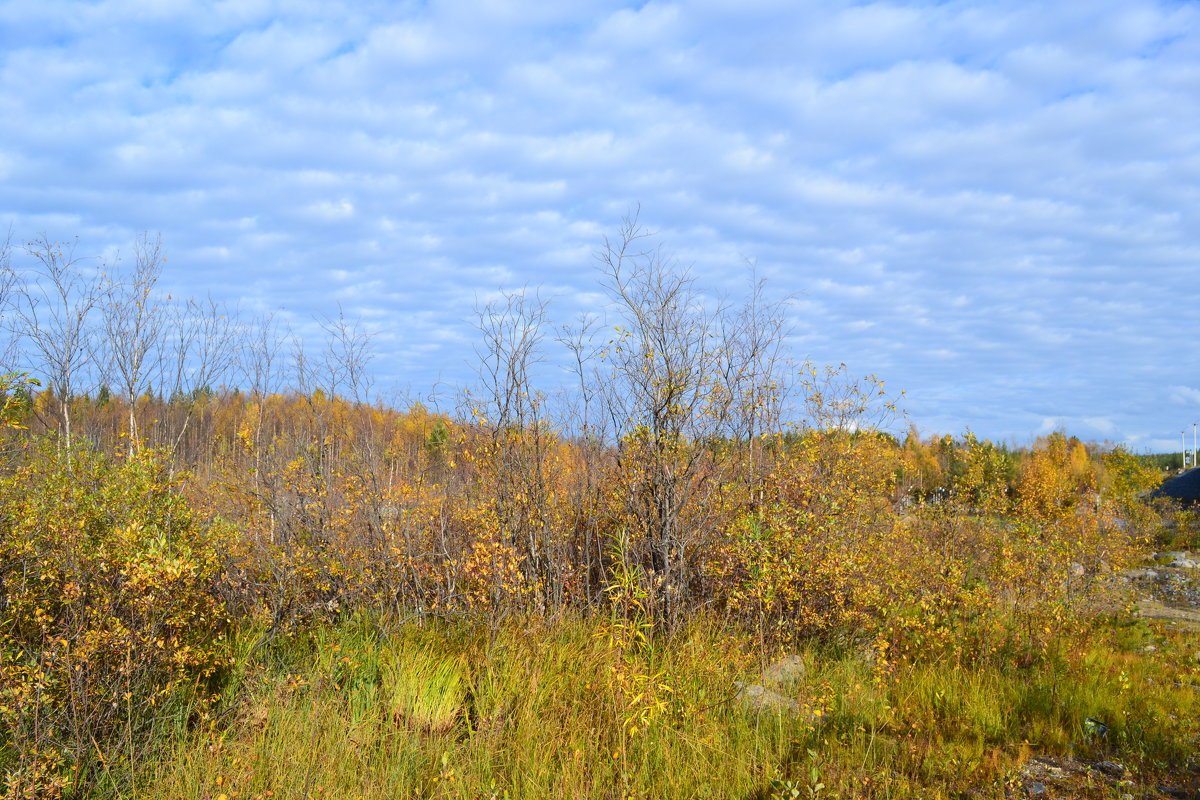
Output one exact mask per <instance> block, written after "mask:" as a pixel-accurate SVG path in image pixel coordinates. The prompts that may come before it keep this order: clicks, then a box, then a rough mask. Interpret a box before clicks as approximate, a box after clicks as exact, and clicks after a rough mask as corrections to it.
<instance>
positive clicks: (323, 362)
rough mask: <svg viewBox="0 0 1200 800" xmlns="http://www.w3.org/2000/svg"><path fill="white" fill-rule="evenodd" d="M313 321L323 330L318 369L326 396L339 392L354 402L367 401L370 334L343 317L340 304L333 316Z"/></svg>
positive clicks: (359, 324)
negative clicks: (323, 338)
mask: <svg viewBox="0 0 1200 800" xmlns="http://www.w3.org/2000/svg"><path fill="white" fill-rule="evenodd" d="M317 324H318V325H320V327H321V330H322V331H323V332H324V333H325V342H324V349H323V350H322V352H321V357H320V361H319V364H318V368H319V369H320V372H321V374H322V380H323V382H324V384H325V390H326V393H327V394H328V395H329V397H330V398H333V397H336V396H338V395H341V396H343V397H347V398H348V399H350V400H352V401H354V402H355V403H365V402H367V401H368V400H369V399H370V394H371V389H372V387H373V386H374V378H373V377H372V375H371V373H370V370H369V367H370V364H371V359H372V353H371V340H372V339H373V338H374V337H373V336H372V334H370V333H369V332H368V331H366V330H365V329H364V328H363V326H362V323H360V322H359V321H357V320H348V319H346V315H345V312H343V311H342V307H341V305H340V304H339V305H338V313H337V316H336V317H323V318H320V319H318V320H317Z"/></svg>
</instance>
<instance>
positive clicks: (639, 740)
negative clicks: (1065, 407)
mask: <svg viewBox="0 0 1200 800" xmlns="http://www.w3.org/2000/svg"><path fill="white" fill-rule="evenodd" d="M611 633H612V626H611V623H610V622H609V621H605V620H591V621H585V620H580V619H571V618H568V619H559V620H554V621H548V620H535V619H525V620H509V621H507V622H506V623H504V624H503V625H501V626H499V627H484V626H478V625H471V624H468V623H460V622H442V621H439V622H428V623H425V624H416V623H415V622H411V621H409V622H391V621H388V620H384V619H371V618H363V617H359V618H355V619H352V620H347V621H345V622H343V623H341V624H337V625H331V626H328V627H322V628H320V629H317V630H313V631H309V632H307V633H304V634H302V635H298V636H294V637H282V638H277V639H274V640H272V641H270V642H266V643H263V639H262V632H261V631H252V632H246V633H243V634H241V635H240V636H239V637H238V638H237V639H236V641H235V642H234V643H233V652H234V659H233V664H232V666H231V667H230V668H229V672H228V674H227V675H225V676H224V680H223V681H222V682H221V685H220V690H221V697H220V699H219V700H217V702H216V703H215V704H214V705H212V706H211V707H210V708H209V710H208V711H207V712H206V713H205V715H204V717H203V719H202V720H200V719H193V720H192V724H191V725H190V726H188V725H185V724H182V723H183V719H182V718H181V719H180V720H179V722H180V724H179V727H178V731H177V733H176V734H175V735H174V736H172V737H170V738H169V739H168V740H167V741H168V743H167V744H165V745H164V746H163V748H162V749H161V750H160V752H159V754H158V757H157V758H156V759H154V760H152V761H149V762H147V763H146V764H144V765H143V769H142V770H141V771H140V773H139V775H138V777H137V780H136V783H135V785H134V786H133V787H131V788H129V789H128V790H127V792H126V793H127V795H128V796H130V797H164V798H166V797H171V798H196V799H197V800H200V799H201V798H222V797H223V798H228V799H229V800H232V799H233V798H267V797H281V798H282V797H328V798H397V797H405V798H408V797H412V798H418V797H421V798H423V797H445V798H540V797H546V798H624V797H644V798H666V797H671V798H684V797H722V798H724V797H730V798H792V797H805V798H815V797H964V796H977V797H1003V796H1006V792H1008V791H1009V790H1011V789H1013V788H1014V787H1017V786H1018V771H1019V768H1020V767H1021V766H1022V764H1024V763H1025V762H1026V761H1027V760H1028V759H1029V758H1030V757H1031V756H1032V755H1034V754H1043V755H1057V756H1067V755H1073V756H1074V757H1076V758H1079V759H1084V760H1090V761H1099V760H1110V761H1118V762H1120V763H1121V764H1122V765H1124V766H1125V767H1126V769H1127V770H1128V772H1127V774H1126V776H1125V779H1126V780H1129V781H1133V782H1134V783H1131V784H1127V785H1129V786H1132V785H1143V784H1144V785H1154V784H1157V783H1161V782H1164V781H1165V782H1170V781H1171V780H1173V777H1172V776H1180V775H1183V774H1186V769H1187V763H1188V758H1189V757H1190V756H1192V755H1194V753H1195V743H1196V740H1197V738H1196V737H1197V734H1198V733H1200V691H1197V689H1196V688H1195V687H1196V686H1197V685H1200V663H1198V662H1197V656H1198V655H1200V653H1198V652H1197V651H1198V650H1200V639H1198V638H1197V636H1196V634H1194V633H1186V632H1169V631H1167V630H1155V629H1154V628H1152V627H1151V626H1150V625H1149V624H1148V623H1146V622H1144V621H1139V620H1135V619H1133V618H1129V617H1124V616H1122V617H1120V618H1108V619H1098V620H1097V621H1096V623H1095V625H1094V626H1092V627H1089V628H1086V629H1080V630H1078V631H1077V635H1076V636H1074V637H1071V639H1070V640H1057V641H1054V642H1053V643H1052V644H1051V645H1050V646H1049V647H1047V648H1045V650H1044V651H1042V652H1036V653H1027V654H1025V655H1024V656H1023V657H1021V658H1018V659H1012V658H1011V655H1012V654H1007V653H1006V654H999V655H997V657H996V658H994V659H990V660H975V661H974V662H973V663H967V662H965V661H962V660H955V659H954V658H952V657H949V656H948V657H946V658H944V659H941V660H931V661H924V662H922V663H909V662H906V661H905V660H903V659H901V660H898V661H895V662H893V661H890V660H888V659H887V658H886V655H885V654H882V653H880V652H879V651H878V650H876V649H874V648H872V647H870V646H869V645H866V646H864V644H863V643H854V642H845V643H841V644H839V643H836V642H826V643H822V644H813V645H811V646H810V647H808V648H806V649H804V650H802V651H801V652H800V653H799V656H800V657H801V660H802V663H803V666H804V668H803V670H801V671H800V674H798V675H796V676H794V679H793V680H790V681H788V682H786V683H784V684H782V685H780V686H778V687H777V688H778V690H779V692H780V693H781V694H783V695H785V696H787V697H788V698H791V699H794V700H795V701H797V703H798V709H794V710H790V711H788V710H775V711H773V710H770V709H767V710H755V709H752V708H748V707H747V706H746V704H745V703H743V702H742V700H741V698H740V697H739V696H738V695H737V688H736V686H737V684H736V681H739V680H742V681H751V682H754V681H759V680H761V677H759V676H760V675H761V673H762V669H763V667H764V665H765V664H768V663H770V662H771V660H772V658H773V656H775V655H778V654H771V653H763V652H761V651H760V650H759V649H757V648H756V646H755V644H754V642H753V641H752V640H750V639H749V638H748V637H744V636H738V635H736V634H733V633H731V632H729V631H728V630H724V629H722V628H720V627H718V626H711V625H703V624H696V625H692V626H690V627H688V628H687V629H686V630H683V631H680V632H679V633H677V634H675V635H673V636H671V637H669V638H664V639H662V640H653V639H652V640H649V641H647V642H646V643H645V644H644V646H642V647H640V648H637V649H635V650H629V649H621V648H619V647H614V646H613V642H612V640H611V636H610V634H611ZM631 686H632V687H634V688H633V689H631V688H630V687H631ZM1089 718H1091V719H1095V720H1100V721H1102V722H1103V723H1105V724H1106V725H1107V726H1108V730H1107V731H1106V732H1105V733H1104V734H1103V735H1097V732H1096V730H1095V729H1094V728H1092V729H1089V725H1088V723H1086V722H1085V721H1086V720H1087V719H1089ZM1080 786H1081V787H1082V788H1079V791H1080V794H1078V795H1075V796H1088V795H1089V791H1087V790H1086V784H1081V785H1080ZM1118 788H1120V786H1119V784H1118V783H1117V782H1114V781H1105V780H1102V779H1101V778H1100V777H1099V775H1098V774H1097V778H1096V779H1095V781H1094V790H1095V794H1094V796H1097V797H1116V796H1119V795H1120V794H1121V793H1122V791H1124V790H1122V791H1117V789H1118Z"/></svg>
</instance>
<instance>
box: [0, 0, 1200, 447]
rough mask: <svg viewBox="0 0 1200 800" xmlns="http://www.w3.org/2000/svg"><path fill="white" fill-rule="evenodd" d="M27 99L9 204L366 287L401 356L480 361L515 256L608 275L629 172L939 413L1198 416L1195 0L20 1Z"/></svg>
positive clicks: (830, 347)
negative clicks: (487, 308) (486, 320)
mask: <svg viewBox="0 0 1200 800" xmlns="http://www.w3.org/2000/svg"><path fill="white" fill-rule="evenodd" d="M0 119H2V120H3V123H2V124H0V227H3V228H8V227H11V230H12V231H13V237H14V239H21V238H27V237H31V236H34V235H37V234H41V233H45V234H46V235H48V236H49V237H51V238H64V239H65V238H69V237H74V236H78V237H79V242H80V249H81V250H87V251H88V252H94V253H97V254H100V255H101V256H102V257H103V256H107V257H112V255H113V254H114V253H115V252H116V251H117V250H118V249H122V250H123V251H125V252H127V251H128V249H129V246H130V244H131V243H132V241H133V240H134V238H135V237H136V236H137V235H138V233H140V232H143V231H149V232H161V234H162V237H163V242H164V245H165V248H166V252H167V255H168V258H169V264H168V271H167V274H166V276H165V281H166V282H167V283H168V284H169V288H171V290H172V291H175V292H178V293H192V294H203V293H205V292H212V293H213V294H215V295H217V296H219V297H225V298H230V299H231V300H237V301H239V302H240V303H241V305H242V307H243V308H246V309H251V310H256V309H262V310H270V309H276V310H281V313H282V315H283V317H284V318H287V319H292V320H293V321H295V322H296V324H297V325H298V326H301V325H302V321H303V320H307V319H311V317H312V315H313V314H314V313H316V314H328V313H332V312H333V311H334V309H335V308H336V305H337V304H338V303H340V304H341V305H342V307H343V308H344V309H345V311H346V313H347V314H348V315H351V316H355V317H358V318H361V319H363V320H365V321H366V323H367V324H368V325H370V326H371V327H372V329H373V330H374V331H375V332H376V333H377V334H378V335H377V337H376V339H375V349H376V351H377V354H378V358H377V361H376V368H377V371H378V372H379V374H380V376H381V382H382V384H384V385H388V384H391V385H403V386H407V387H410V388H413V389H415V390H417V391H420V390H421V389H422V387H428V386H431V385H433V384H434V383H435V382H436V381H442V382H444V383H449V384H455V383H462V382H465V381H466V380H467V377H468V376H469V375H470V373H471V367H470V365H469V361H470V359H471V358H472V346H471V345H472V342H473V340H474V337H473V333H472V329H471V319H472V308H473V306H474V305H475V303H476V302H477V301H478V300H479V299H486V298H487V297H490V296H492V293H494V292H496V291H497V290H499V289H514V288H519V287H523V286H529V287H540V291H541V293H542V295H543V296H545V297H551V298H553V301H552V302H553V305H552V309H551V313H552V314H553V316H554V317H555V318H556V319H558V320H561V321H569V320H571V319H573V318H574V317H575V316H576V315H578V314H579V313H580V312H587V311H592V312H594V311H597V310H602V308H603V295H602V294H601V293H600V291H599V288H598V285H597V272H596V265H595V259H594V253H595V251H596V249H597V248H598V246H599V245H600V244H601V243H602V241H603V238H604V236H605V235H612V234H614V233H615V232H616V230H617V227H618V225H619V223H620V220H621V218H622V217H623V216H624V215H626V214H627V213H629V211H630V210H631V209H633V208H636V207H637V206H639V205H640V207H641V220H642V222H643V223H645V225H646V226H647V227H648V228H650V229H652V230H654V231H656V232H657V241H658V242H659V243H660V244H661V246H662V247H663V248H665V250H666V251H668V252H669V253H671V254H672V255H673V256H674V257H676V258H677V259H678V260H679V261H680V263H682V264H685V265H689V266H690V267H691V269H692V270H693V271H694V274H695V276H696V278H697V280H698V283H699V284H700V285H702V286H704V287H706V288H707V289H709V290H711V291H712V293H713V294H714V295H718V294H721V293H725V292H731V291H735V290H736V289H737V288H738V287H739V286H741V285H743V284H744V282H745V280H746V277H747V266H746V264H747V263H748V262H749V261H754V262H756V263H757V269H758V273H759V274H760V275H761V276H764V277H766V278H767V279H768V281H769V287H770V290H771V291H773V292H776V293H777V294H778V296H789V297H791V301H790V306H789V308H790V314H791V322H792V326H793V336H792V342H791V344H792V351H793V352H794V353H795V355H796V356H797V357H799V358H810V359H813V360H815V361H818V362H828V363H837V362H845V363H846V364H847V365H848V366H849V369H850V370H851V371H852V372H854V373H856V374H866V373H876V374H878V375H879V376H880V377H882V378H883V379H885V380H886V381H887V383H888V385H889V386H890V387H891V388H893V389H896V390H904V392H905V393H906V394H905V398H904V400H903V405H904V407H905V408H906V409H907V411H908V414H909V416H910V417H911V419H912V420H913V421H914V422H915V423H917V424H918V425H919V426H920V427H921V428H922V429H924V430H929V431H937V432H949V433H958V432H962V431H963V430H964V429H965V428H966V427H968V426H969V427H970V428H971V429H973V430H975V431H976V432H978V433H980V434H982V435H985V436H989V437H993V438H1002V439H1015V440H1016V441H1018V442H1023V441H1027V440H1028V439H1029V438H1030V437H1032V436H1035V435H1037V434H1039V433H1042V432H1046V431H1049V430H1053V429H1060V428H1061V429H1065V430H1067V431H1068V432H1070V433H1074V434H1077V435H1079V436H1081V437H1084V438H1092V439H1098V440H1103V439H1109V440H1113V441H1126V442H1129V443H1131V444H1133V445H1134V446H1135V447H1136V448H1137V449H1139V450H1141V449H1147V448H1148V449H1170V448H1172V447H1174V446H1175V445H1176V444H1177V443H1178V440H1179V438H1178V437H1179V431H1180V430H1181V429H1183V428H1184V427H1187V428H1188V429H1189V442H1190V428H1191V423H1192V422H1194V421H1196V420H1198V419H1200V357H1198V355H1197V354H1198V352H1200V350H1198V348H1197V347H1196V345H1195V344H1194V342H1195V339H1194V338H1193V337H1192V336H1190V335H1189V334H1188V333H1187V331H1188V329H1189V328H1190V329H1192V330H1195V328H1196V323H1195V317H1196V314H1197V313H1198V312H1200V306H1198V304H1197V302H1196V301H1197V299H1198V295H1200V292H1198V291H1197V279H1198V278H1200V5H1198V4H1197V3H1194V2H1143V1H1142V0H1113V1H1112V2H1107V1H1106V0H1088V1H1087V2H1078V1H1075V2H1072V1H1071V0H1068V1H1067V2H1058V3H1046V2H1044V1H1040V0H1039V2H1021V1H1020V0H1008V1H1006V2H995V3H980V2H930V3H870V2H866V3H862V2H804V1H803V0H800V1H798V0H739V2H736V3H735V2H728V1H726V2H717V1H716V0H697V1H696V2H684V3H670V2H648V3H644V4H641V3H637V4H627V3H620V2H606V1H605V0H575V1H574V2H571V3H558V4H555V3H532V2H516V1H515V0H478V1H477V2H470V1H469V0H430V2H417V3H405V2H393V1H391V0H388V1H387V2H372V1H371V0H345V2H335V1H332V0H330V1H328V2H323V1H319V0H286V2H285V1H284V0H279V2H273V1H272V0H226V1H225V2H207V3H205V2H190V1H189V0H99V1H98V2H62V1H61V0H0ZM552 357H553V354H552Z"/></svg>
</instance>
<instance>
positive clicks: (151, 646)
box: [0, 441, 229, 797]
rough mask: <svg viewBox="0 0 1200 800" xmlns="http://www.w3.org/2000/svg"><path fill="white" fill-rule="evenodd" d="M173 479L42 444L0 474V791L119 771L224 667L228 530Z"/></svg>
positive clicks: (155, 459) (29, 790) (144, 461)
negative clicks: (191, 504)
mask: <svg viewBox="0 0 1200 800" xmlns="http://www.w3.org/2000/svg"><path fill="white" fill-rule="evenodd" d="M169 475H170V472H169V470H168V466H167V464H166V462H165V461H164V460H163V459H161V458H160V457H159V456H157V455H155V454H154V453H149V452H147V453H143V454H140V455H134V456H131V457H129V458H128V459H125V458H120V457H115V456H110V455H106V454H102V453H96V452H91V451H89V450H86V449H82V448H71V449H68V448H65V447H63V446H62V445H61V444H60V443H57V442H49V441H40V442H32V443H31V444H30V445H29V446H28V447H27V448H26V450H25V452H24V454H23V456H22V458H21V459H20V462H19V463H18V464H17V465H16V466H13V467H12V468H11V469H9V470H8V472H7V473H6V474H4V475H3V477H2V478H0V580H2V581H3V598H4V599H3V606H2V607H0V768H2V769H3V771H4V795H5V796H6V797H54V796H58V795H68V796H79V795H82V794H87V793H88V792H89V791H90V790H91V788H92V787H93V786H95V785H96V784H97V782H98V781H101V780H119V776H120V775H122V774H126V771H127V770H128V769H129V768H130V767H131V766H132V765H133V764H134V763H135V762H137V761H138V759H139V758H141V757H142V756H144V755H145V753H146V751H147V748H148V747H149V746H150V745H151V743H152V741H153V736H152V734H153V732H154V730H155V728H156V726H159V725H162V724H163V723H164V722H165V721H168V720H171V719H173V720H174V721H175V722H177V723H182V722H184V721H186V717H187V711H186V707H185V706H186V700H187V698H189V697H195V696H198V695H202V694H203V690H204V689H205V681H206V679H208V678H209V677H211V676H212V675H213V674H214V671H215V670H217V669H218V667H219V666H220V665H221V663H222V658H223V656H222V636H223V634H224V632H225V630H226V628H227V627H228V625H229V621H228V620H227V618H226V614H225V610H224V607H223V604H222V602H221V601H220V600H219V599H218V593H217V591H216V589H217V586H216V584H217V582H218V581H219V580H220V577H221V573H222V566H223V562H224V558H225V555H224V547H223V543H224V541H225V540H226V538H227V536H228V531H227V530H225V528H224V527H223V526H221V525H219V524H214V523H209V522H206V521H205V520H202V519H200V518H198V517H197V516H196V515H194V514H193V513H192V512H191V511H190V510H189V508H188V507H187V505H186V504H185V503H184V502H183V501H182V500H181V498H180V496H179V494H178V492H177V486H176V483H177V479H176V480H172V479H171V478H170V477H169Z"/></svg>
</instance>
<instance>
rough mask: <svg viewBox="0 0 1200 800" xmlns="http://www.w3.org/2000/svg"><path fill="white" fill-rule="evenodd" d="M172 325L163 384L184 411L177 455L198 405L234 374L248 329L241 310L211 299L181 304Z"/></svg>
mask: <svg viewBox="0 0 1200 800" xmlns="http://www.w3.org/2000/svg"><path fill="white" fill-rule="evenodd" d="M167 324H168V330H169V331H170V337H169V339H168V338H167V337H164V341H163V348H164V353H163V358H162V364H163V370H164V375H163V385H164V386H169V387H170V400H171V402H172V403H173V404H177V405H180V406H182V407H183V409H184V414H183V421H182V422H181V423H180V424H179V429H178V431H176V432H175V435H174V437H173V438H172V440H171V444H170V448H171V450H172V451H175V450H177V449H178V447H179V443H180V442H181V441H183V437H184V434H185V433H187V430H188V428H189V426H190V425H191V421H192V417H193V416H194V411H195V408H196V406H197V402H198V401H199V400H200V399H201V397H202V396H203V395H205V394H207V393H210V392H212V391H214V390H215V389H217V388H219V387H220V386H222V385H223V384H224V382H225V381H226V380H227V379H228V378H229V377H230V376H231V375H232V374H234V366H235V364H236V363H237V357H238V354H239V353H240V352H241V334H242V329H241V326H240V325H239V324H238V313H237V310H236V309H230V308H228V307H227V306H226V305H225V304H224V303H220V302H217V301H216V300H214V299H213V298H212V297H211V296H209V297H207V298H205V299H204V300H197V299H195V298H189V299H187V300H185V301H183V302H181V303H177V304H176V305H175V306H174V307H173V308H172V310H171V312H170V318H169V320H168V323H167Z"/></svg>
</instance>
